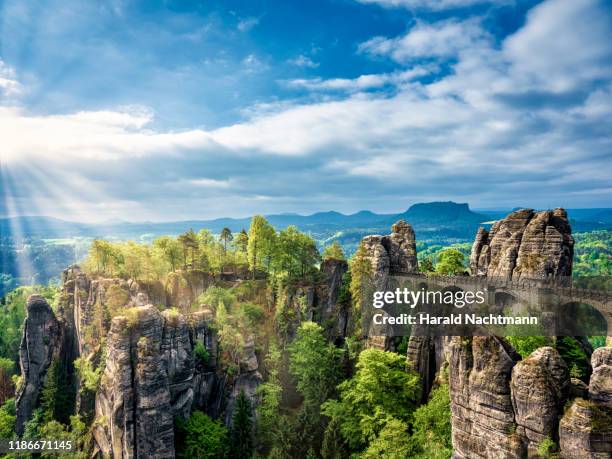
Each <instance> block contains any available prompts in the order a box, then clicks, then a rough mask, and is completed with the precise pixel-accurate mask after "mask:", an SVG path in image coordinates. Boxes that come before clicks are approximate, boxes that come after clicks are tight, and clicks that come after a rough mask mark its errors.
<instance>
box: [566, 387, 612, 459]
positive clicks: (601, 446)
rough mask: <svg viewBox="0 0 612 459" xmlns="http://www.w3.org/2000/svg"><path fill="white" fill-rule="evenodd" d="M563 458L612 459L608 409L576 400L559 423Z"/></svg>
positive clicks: (611, 415)
mask: <svg viewBox="0 0 612 459" xmlns="http://www.w3.org/2000/svg"><path fill="white" fill-rule="evenodd" d="M559 446H560V448H561V458H563V459H607V458H610V457H612V410H610V409H608V408H606V407H603V406H600V405H598V404H597V403H594V402H592V401H590V400H584V399H582V398H577V399H576V400H574V402H573V403H572V405H571V406H570V408H569V409H568V410H567V411H566V412H565V415H564V416H563V418H562V419H561V422H560V424H559Z"/></svg>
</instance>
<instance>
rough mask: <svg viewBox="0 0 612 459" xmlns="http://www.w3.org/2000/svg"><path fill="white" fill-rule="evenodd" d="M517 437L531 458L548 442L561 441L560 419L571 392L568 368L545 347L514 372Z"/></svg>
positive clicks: (513, 402) (517, 366)
mask: <svg viewBox="0 0 612 459" xmlns="http://www.w3.org/2000/svg"><path fill="white" fill-rule="evenodd" d="M510 390H511V392H512V405H513V408H514V416H515V422H516V425H517V427H516V433H517V434H518V435H519V436H520V437H521V438H522V439H523V440H524V442H525V443H526V444H527V448H528V452H529V454H530V455H534V454H536V453H537V448H538V445H539V444H540V443H541V442H542V441H543V440H544V439H545V438H546V437H548V438H550V439H554V440H557V438H558V436H557V428H558V424H559V417H560V416H561V415H562V414H563V405H564V403H565V400H566V398H567V395H568V390H569V372H568V370H567V365H566V364H565V362H564V361H563V359H562V358H561V356H560V355H559V353H558V352H557V351H556V350H555V349H553V348H552V347H542V348H539V349H537V350H536V351H535V352H533V353H532V354H531V355H530V356H529V358H527V359H525V360H522V361H520V362H518V363H517V364H516V366H515V367H514V368H513V369H512V379H511V381H510Z"/></svg>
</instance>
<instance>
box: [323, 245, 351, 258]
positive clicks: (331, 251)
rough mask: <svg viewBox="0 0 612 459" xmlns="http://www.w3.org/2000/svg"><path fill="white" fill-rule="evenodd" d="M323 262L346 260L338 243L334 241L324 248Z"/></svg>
mask: <svg viewBox="0 0 612 459" xmlns="http://www.w3.org/2000/svg"><path fill="white" fill-rule="evenodd" d="M323 260H346V257H345V256H344V251H343V250H342V246H341V245H340V243H339V242H338V241H334V242H333V243H332V244H331V245H328V246H327V247H325V250H323Z"/></svg>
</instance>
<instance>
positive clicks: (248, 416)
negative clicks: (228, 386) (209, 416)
mask: <svg viewBox="0 0 612 459" xmlns="http://www.w3.org/2000/svg"><path fill="white" fill-rule="evenodd" d="M230 441H231V448H230V456H231V457H232V458H236V459H249V458H251V457H253V453H254V451H255V447H254V442H253V408H252V407H251V402H250V400H249V399H248V398H247V396H246V395H245V393H244V391H240V395H238V398H237V399H236V407H235V409H234V415H233V417H232V429H231V434H230Z"/></svg>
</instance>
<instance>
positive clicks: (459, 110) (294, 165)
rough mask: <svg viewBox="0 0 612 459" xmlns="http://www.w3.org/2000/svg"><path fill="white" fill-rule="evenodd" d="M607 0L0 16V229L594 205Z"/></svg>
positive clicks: (15, 5)
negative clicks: (19, 219) (34, 223)
mask: <svg viewBox="0 0 612 459" xmlns="http://www.w3.org/2000/svg"><path fill="white" fill-rule="evenodd" d="M611 164H612V2H610V1H597V0H545V1H543V2H537V1H527V0H435V1H434V0H309V1H307V2H306V1H298V0H279V1H273V0H260V1H257V0H243V1H238V0H230V1H201V2H198V1H171V0H165V1H155V0H147V1H131V0H108V1H104V0H101V1H95V2H94V1H87V0H80V1H77V0H44V1H23V0H3V1H2V2H0V180H1V183H0V216H13V215H49V216H55V217H59V218H63V219H67V220H74V219H76V220H82V221H105V220H117V219H120V220H130V221H141V220H152V221H163V220H181V219H206V218H215V217H223V216H228V217H230V216H231V217H237V216H248V215H252V214H255V213H263V214H271V213H283V212H297V213H303V214H307V213H312V212H316V211H327V210H337V211H341V212H345V213H351V212H356V211H359V210H362V209H370V210H373V211H375V212H397V211H402V210H405V209H406V208H407V207H408V206H409V205H410V204H413V203H417V202H427V201H439V200H444V201H448V200H453V201H457V202H468V203H470V205H471V206H472V207H473V208H480V209H485V208H513V207H519V206H528V207H535V208H552V207H557V206H563V207H569V208H576V207H612V202H611V201H612V200H611V197H612V174H611V170H612V168H611V167H610V166H611Z"/></svg>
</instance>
